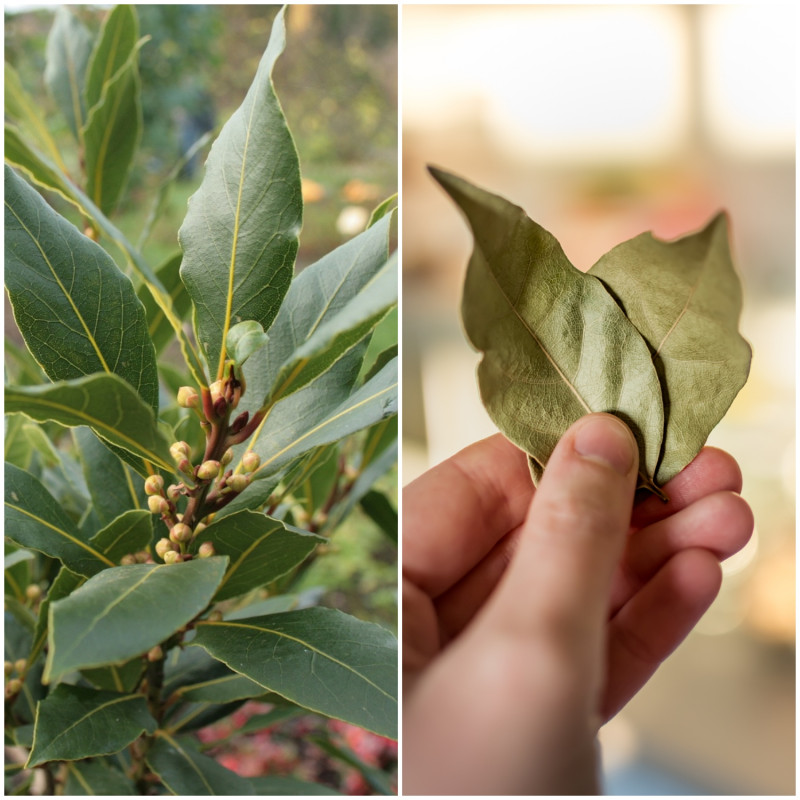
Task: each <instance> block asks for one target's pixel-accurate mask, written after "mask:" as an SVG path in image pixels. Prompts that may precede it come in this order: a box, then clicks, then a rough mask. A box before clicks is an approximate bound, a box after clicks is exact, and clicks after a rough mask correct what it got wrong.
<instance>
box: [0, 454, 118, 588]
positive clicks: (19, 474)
mask: <svg viewBox="0 0 800 800" xmlns="http://www.w3.org/2000/svg"><path fill="white" fill-rule="evenodd" d="M4 471H5V517H4V529H5V530H4V532H5V535H6V537H7V538H8V539H10V540H11V541H12V542H15V543H16V544H18V545H20V546H21V547H27V548H30V549H32V550H38V551H39V552H42V553H44V554H45V555H48V556H50V557H51V558H57V559H59V560H60V561H61V562H62V563H63V564H64V565H65V566H66V567H68V568H69V569H70V570H72V571H73V572H77V573H78V574H80V575H84V576H87V577H88V576H90V575H94V574H95V573H97V572H100V571H101V570H103V569H104V568H106V567H110V566H113V564H114V562H113V561H112V560H111V559H110V558H108V557H107V556H105V555H103V553H102V552H101V551H100V550H98V549H97V548H96V547H94V546H93V545H92V544H90V543H89V542H86V541H84V540H83V537H82V536H81V534H80V532H79V531H78V528H77V526H76V525H75V524H74V523H73V522H72V520H71V519H70V518H69V517H68V516H67V514H66V513H65V512H64V511H63V510H62V508H61V505H60V503H58V501H57V500H56V499H55V498H54V497H53V496H52V495H51V494H50V493H49V492H48V491H47V489H46V488H45V487H44V485H43V484H42V483H41V481H39V480H38V479H37V478H35V477H34V476H33V475H31V474H30V473H28V472H26V471H25V470H22V469H20V468H19V467H15V466H14V465H13V464H9V463H8V462H6V464H5V469H4Z"/></svg>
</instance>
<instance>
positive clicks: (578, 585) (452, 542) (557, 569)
mask: <svg viewBox="0 0 800 800" xmlns="http://www.w3.org/2000/svg"><path fill="white" fill-rule="evenodd" d="M637 469H638V455H637V452H636V446H635V442H634V439H633V436H632V435H631V433H630V431H629V430H628V429H627V428H626V427H625V425H624V424H623V423H621V422H620V421H619V420H618V419H616V418H615V417H612V416H610V415H606V414H593V415H589V416H586V417H584V418H582V419H581V420H579V421H578V422H576V423H575V425H573V426H572V427H571V428H570V429H569V430H568V431H567V432H566V433H565V434H564V436H563V438H562V440H561V441H560V442H559V445H558V446H557V448H556V450H555V451H554V452H553V455H552V456H551V458H550V461H549V462H548V466H547V470H546V472H545V475H544V477H543V479H542V481H541V484H540V486H539V488H538V489H534V488H533V486H532V485H531V480H530V476H529V473H528V468H527V465H526V462H525V456H524V454H523V453H522V452H520V451H519V450H518V449H517V448H516V447H514V446H513V445H512V444H510V443H509V442H508V441H507V440H506V439H505V438H503V437H502V436H500V435H496V436H493V437H490V438H489V439H485V440H483V441H481V442H478V443H477V444H474V445H472V446H471V447H468V448H467V449H466V450H463V451H462V452H460V453H458V454H457V455H456V456H454V457H453V458H451V459H449V460H448V461H446V462H444V463H442V464H441V465H439V466H437V467H436V468H434V469H432V470H430V471H429V472H427V473H426V474H425V475H423V476H422V477H420V478H419V479H418V480H416V481H414V482H413V483H412V484H410V485H409V486H408V487H407V488H406V489H405V491H404V494H403V671H404V677H403V681H404V683H403V696H404V714H403V740H402V741H403V765H404V766H403V793H404V794H410V795H414V794H425V795H439V794H461V795H476V794H485V795H510V794H595V793H598V792H599V791H600V785H599V778H598V772H599V759H598V751H597V744H596V742H597V732H598V730H599V728H600V726H601V725H602V724H603V723H604V722H605V721H607V720H608V719H609V718H610V717H612V716H613V715H614V714H616V713H617V711H619V709H621V708H622V707H623V706H624V705H625V704H626V703H627V702H628V700H630V699H631V697H633V695H634V694H635V693H636V692H637V691H638V690H639V689H640V688H641V687H642V686H643V685H644V684H645V683H646V682H647V680H648V679H649V678H650V676H651V675H652V674H653V673H654V672H655V670H656V669H657V667H658V665H659V664H660V663H661V662H662V661H663V660H664V659H665V658H666V657H667V656H668V655H669V654H670V653H671V652H672V651H673V650H674V649H675V647H677V645H678V644H679V643H680V642H681V641H682V640H683V639H684V637H685V636H686V635H687V634H688V633H689V631H690V630H691V629H692V628H693V627H694V625H695V624H696V622H697V621H698V620H699V618H700V617H701V616H702V615H703V613H704V612H705V611H706V609H707V608H708V607H709V605H710V604H711V602H712V601H713V599H714V598H715V597H716V595H717V592H718V591H719V587H720V583H721V570H720V565H719V562H720V561H721V560H722V559H724V558H726V557H728V556H730V555H732V554H733V553H735V552H736V551H737V550H739V549H740V548H741V547H743V546H744V544H745V543H746V542H747V540H748V539H749V537H750V535H751V533H752V529H753V517H752V513H751V511H750V508H749V507H748V505H747V504H746V502H745V501H744V500H743V499H742V498H741V497H739V495H738V492H740V491H741V473H740V471H739V468H738V466H737V464H736V462H735V461H734V460H733V459H732V458H731V457H730V456H729V455H727V454H726V453H724V452H722V451H721V450H716V449H714V448H705V449H704V450H703V451H702V452H701V453H700V454H699V455H698V456H697V458H695V460H694V461H693V462H692V463H691V464H690V465H689V466H687V467H686V468H685V469H684V470H683V471H682V472H681V473H680V474H679V475H677V476H676V477H675V478H674V479H673V480H672V481H670V482H669V483H668V484H667V486H666V487H664V488H665V490H666V492H667V494H668V495H669V497H670V502H669V503H668V504H664V503H662V502H661V501H660V500H658V499H657V498H655V497H649V498H648V499H646V500H644V501H643V502H640V503H638V504H637V505H636V506H635V508H634V507H633V504H634V491H635V484H636V473H637Z"/></svg>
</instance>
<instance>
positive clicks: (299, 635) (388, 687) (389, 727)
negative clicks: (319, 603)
mask: <svg viewBox="0 0 800 800" xmlns="http://www.w3.org/2000/svg"><path fill="white" fill-rule="evenodd" d="M192 645H199V646H202V647H203V648H204V649H205V650H207V651H208V652H209V653H211V655H213V656H214V657H215V658H217V659H219V660H220V661H223V662H224V663H225V664H227V665H228V666H229V667H231V669H234V670H236V671H237V672H239V673H241V674H242V675H244V676H246V677H247V678H250V679H251V680H253V681H255V682H256V683H260V684H261V685H262V686H263V687H264V688H265V689H269V690H271V691H273V692H277V693H278V694H280V695H281V696H282V697H285V698H286V699H287V700H290V701H291V702H293V703H297V704H298V705H301V706H304V707H305V708H308V709H310V710H312V711H316V712H318V713H320V714H325V715H326V716H330V717H335V718H337V719H342V720H344V721H346V722H351V723H353V724H355V725H360V726H362V727H364V728H367V729H368V730H371V731H374V732H375V733H379V734H381V735H383V736H389V737H394V736H396V735H397V641H396V640H395V638H394V637H393V636H392V635H391V634H390V633H389V632H388V631H386V630H385V629H383V628H381V627H380V626H379V625H375V624H372V623H368V622H363V621H361V620H357V619H355V618H354V617H350V616H348V615H347V614H343V613H341V612H340V611H334V610H332V609H327V608H305V609H300V610H298V611H287V612H285V613H282V614H270V615H267V616H262V617H252V618H247V619H241V620H236V621H230V620H227V621H223V622H201V623H199V624H198V626H197V636H196V637H195V639H194V640H193V641H192Z"/></svg>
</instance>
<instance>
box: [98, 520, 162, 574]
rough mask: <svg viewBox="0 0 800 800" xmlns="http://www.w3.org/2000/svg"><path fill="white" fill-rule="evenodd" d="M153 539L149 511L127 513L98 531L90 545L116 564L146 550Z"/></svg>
mask: <svg viewBox="0 0 800 800" xmlns="http://www.w3.org/2000/svg"><path fill="white" fill-rule="evenodd" d="M152 539H153V515H152V514H151V513H150V511H149V510H146V509H138V510H131V511H126V512H125V513H124V514H121V515H120V516H119V517H117V518H116V519H115V520H113V521H112V522H110V523H109V524H108V525H106V526H105V528H103V529H102V530H100V531H98V532H97V533H96V534H95V535H94V536H93V537H92V538H91V539H90V544H91V545H92V546H93V547H95V548H97V549H98V550H99V551H100V552H101V553H103V555H104V556H106V558H110V559H111V560H112V561H113V562H114V563H115V564H118V563H119V560H120V559H121V558H122V556H124V555H128V554H129V553H136V552H138V551H140V550H144V549H146V548H147V547H149V545H150V544H151V542H152Z"/></svg>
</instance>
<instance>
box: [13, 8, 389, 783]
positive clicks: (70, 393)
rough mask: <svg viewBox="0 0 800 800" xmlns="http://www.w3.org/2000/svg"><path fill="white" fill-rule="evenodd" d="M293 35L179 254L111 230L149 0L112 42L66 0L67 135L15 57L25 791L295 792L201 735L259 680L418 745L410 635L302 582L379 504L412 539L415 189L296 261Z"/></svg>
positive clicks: (308, 706) (269, 67) (229, 131)
mask: <svg viewBox="0 0 800 800" xmlns="http://www.w3.org/2000/svg"><path fill="white" fill-rule="evenodd" d="M289 13H291V11H290V12H289ZM284 46H285V26H284V10H282V11H280V12H279V13H278V15H277V17H276V18H275V20H274V23H273V27H272V32H271V35H270V38H269V42H268V44H267V47H266V50H265V52H264V55H263V57H262V59H261V62H260V65H259V67H258V71H257V73H256V75H255V77H254V79H253V82H252V85H251V86H250V89H249V91H248V92H247V95H246V97H245V99H244V101H243V102H242V104H241V106H240V107H239V108H238V109H237V110H236V111H235V113H234V114H233V115H232V116H231V117H230V119H229V120H228V121H227V123H226V124H225V125H224V126H223V127H222V128H221V130H220V132H219V135H218V136H217V137H216V140H215V141H214V143H213V145H212V147H211V149H210V152H209V154H208V158H207V162H206V165H205V171H204V174H203V177H202V182H201V184H200V187H199V189H198V190H197V191H196V192H195V194H194V195H193V196H192V197H191V199H190V201H189V205H188V211H187V213H186V216H185V219H184V220H183V223H182V225H181V226H180V230H179V231H177V243H176V249H175V253H174V254H173V255H172V256H171V257H170V258H168V259H167V260H166V261H165V262H164V263H162V264H159V265H152V264H150V263H148V261H147V260H146V259H145V258H144V257H143V255H142V253H141V251H140V250H139V249H138V248H137V247H136V246H134V245H133V244H132V243H131V241H130V240H129V238H128V237H127V236H126V235H125V234H123V232H122V231H121V230H120V229H119V227H117V225H116V224H115V222H113V221H112V220H113V218H114V217H113V215H114V211H115V209H116V207H117V206H118V204H119V203H120V200H121V198H122V197H123V191H124V187H125V183H126V179H127V177H128V174H129V172H130V169H131V165H132V162H133V160H134V158H135V155H136V150H137V145H138V142H139V139H140V135H141V116H142V115H141V99H140V91H141V87H140V79H139V72H138V63H139V57H140V54H141V53H146V47H147V45H146V42H144V41H142V40H140V39H139V35H138V27H137V17H136V10H135V8H134V7H132V6H118V7H115V8H112V9H111V10H110V11H109V12H108V14H107V16H106V17H105V20H104V22H103V24H102V27H101V29H100V30H99V32H98V33H97V34H96V35H94V34H91V33H90V32H89V31H88V30H87V29H86V28H85V27H84V25H83V24H82V23H81V22H80V21H79V20H78V19H77V18H76V17H75V16H74V15H73V14H72V13H71V12H70V11H69V10H68V9H67V8H66V7H62V8H60V9H59V10H58V11H57V12H56V16H55V22H54V24H53V27H52V30H51V32H50V35H49V39H48V42H47V50H46V68H45V72H44V80H45V83H46V84H47V87H48V89H49V91H50V93H51V95H52V97H53V99H54V101H55V104H56V106H57V107H58V109H59V110H60V112H61V113H62V115H63V118H64V121H65V122H66V126H67V127H68V129H69V131H70V132H71V134H72V136H73V139H74V141H73V145H74V146H73V147H72V149H70V148H67V147H62V146H60V145H59V144H57V139H56V138H55V137H54V135H53V134H51V132H50V129H49V127H48V126H49V125H50V122H51V121H50V120H46V119H45V118H44V115H43V114H42V111H41V109H40V108H39V107H38V106H37V104H36V103H35V102H34V101H33V100H32V99H31V97H30V96H29V95H28V94H27V93H26V91H25V90H24V89H23V86H22V82H21V81H20V80H19V78H18V76H17V74H16V73H15V71H14V70H13V68H11V67H10V66H8V65H7V67H6V95H5V97H6V129H5V154H6V166H5V276H6V287H7V292H8V297H9V299H10V302H11V306H12V308H13V314H14V319H15V321H16V324H17V326H18V328H19V331H20V333H21V335H22V337H23V339H24V343H25V347H21V346H18V345H17V344H15V343H14V342H9V343H7V352H6V377H7V385H6V390H5V411H6V414H7V417H6V447H5V455H6V463H5V537H6V543H7V544H6V560H5V634H6V635H5V647H6V651H5V652H6V657H5V658H6V660H5V675H6V682H5V704H6V745H7V746H9V747H10V748H11V749H10V750H9V751H8V752H9V753H10V754H11V757H10V758H9V759H7V771H6V780H7V787H6V788H7V791H9V792H15V793H25V792H26V791H33V789H32V788H31V787H32V785H33V784H34V781H36V780H38V781H39V784H42V783H43V786H38V784H37V786H38V788H37V789H36V791H39V792H41V791H42V789H43V790H44V792H45V793H50V794H52V793H64V794H136V793H140V794H160V793H173V794H237V795H246V794H259V793H274V792H275V790H276V785H275V784H271V783H270V780H272V779H270V778H269V777H267V778H261V779H245V778H242V777H239V776H238V775H236V774H234V773H233V772H231V771H230V770H228V769H226V768H224V767H223V766H221V765H220V764H219V763H217V762H216V761H215V760H214V759H213V758H211V757H209V756H208V755H206V754H204V753H203V752H202V747H201V746H200V742H199V740H198V739H197V738H196V736H195V732H196V731H197V730H198V729H200V728H202V727H203V726H205V725H208V724H210V723H212V722H215V721H217V720H220V719H223V718H225V717H227V716H228V715H230V714H231V713H232V712H233V711H235V710H236V709H237V708H239V707H240V706H241V705H242V704H243V703H244V702H246V701H247V700H248V699H251V698H258V699H260V700H263V701H266V702H269V703H273V704H274V705H275V707H276V708H279V709H281V714H283V715H284V716H285V715H290V714H292V713H295V712H296V713H300V712H304V713H307V712H309V711H311V712H315V713H317V714H321V715H324V716H328V717H332V718H336V719H339V720H344V721H346V722H349V723H352V724H355V725H357V726H361V727H363V728H365V729H368V730H370V731H374V732H376V733H378V734H382V735H384V736H388V737H395V736H396V725H397V701H396V696H397V692H396V689H397V674H396V664H397V646H396V639H395V638H394V636H393V635H392V634H391V633H390V632H389V631H387V630H385V629H384V628H383V627H381V626H379V625H377V624H374V623H371V622H367V621H364V620H361V619H357V618H355V617H353V616H350V615H348V614H345V613H343V612H341V611H338V610H334V609H331V608H326V607H322V606H318V605H314V600H313V598H312V597H310V596H309V595H308V594H299V593H298V591H297V590H296V589H297V583H296V578H297V576H298V575H299V574H301V573H302V571H303V569H304V568H305V567H306V566H307V565H308V564H309V562H310V560H311V559H313V558H314V557H315V553H316V551H317V550H318V548H319V547H320V545H325V543H326V542H328V540H329V537H330V535H331V533H332V532H333V531H334V530H335V529H336V527H337V526H338V525H339V524H340V523H342V521H343V520H345V519H347V518H348V515H349V514H350V513H351V511H352V510H353V509H354V508H355V506H356V505H358V504H360V505H362V506H363V507H364V508H365V509H366V510H367V512H368V513H369V514H370V515H371V516H372V517H373V518H374V519H376V520H377V521H378V522H379V524H380V525H381V527H382V528H383V529H385V531H386V532H387V533H388V534H389V535H390V536H392V537H394V538H395V540H396V514H395V512H394V508H393V505H392V502H391V500H390V499H389V498H388V497H387V496H386V494H384V493H382V492H381V491H379V490H377V489H376V488H375V483H376V480H378V479H379V478H381V477H382V476H384V475H385V474H386V473H387V471H389V470H390V469H391V468H392V466H393V464H394V463H395V461H396V454H397V426H396V411H397V346H396V331H395V332H394V341H393V342H392V341H391V338H392V337H391V333H392V332H391V325H389V326H388V328H389V330H388V335H387V323H386V318H387V315H388V314H390V312H391V311H392V309H393V308H394V307H395V306H396V302H397V260H396V256H395V255H394V254H390V252H389V250H390V248H389V241H390V226H391V225H392V224H393V214H392V213H391V206H392V202H391V200H390V201H387V202H385V203H384V204H382V205H381V206H380V207H379V208H378V209H377V210H376V212H375V213H374V214H373V216H372V219H371V220H370V223H369V226H368V227H367V228H366V229H365V230H364V231H363V232H362V233H360V234H358V235H356V236H355V237H354V238H352V239H351V240H350V241H348V242H346V243H345V244H343V245H342V246H340V247H338V248H337V249H335V250H333V251H332V252H330V253H328V254H327V255H325V256H324V257H322V258H320V259H319V261H317V262H316V263H314V264H312V265H311V266H308V267H307V268H306V269H304V270H302V271H300V272H299V273H298V274H295V258H296V254H297V251H298V236H299V232H300V229H301V223H302V216H303V210H304V209H303V202H302V194H301V177H300V176H301V172H300V163H299V157H298V153H297V151H296V148H295V144H294V142H293V139H292V136H291V133H290V131H289V128H288V126H287V122H286V119H285V117H284V114H283V112H282V110H281V106H280V104H279V101H278V98H277V96H276V93H275V88H274V85H273V80H272V71H273V67H274V65H275V63H276V60H277V59H278V58H279V56H280V54H281V52H282V51H283V49H284ZM62 125H63V123H62ZM67 165H69V167H68V166H67ZM178 171H179V170H178V168H177V167H176V170H175V171H174V174H177V173H178ZM45 198H47V199H45ZM56 208H60V209H61V210H62V211H63V212H64V215H62V214H61V213H59V211H57V210H56ZM151 216H152V215H151ZM76 222H77V224H76ZM178 244H179V249H178ZM382 322H383V323H384V324H383V326H382V336H381V339H382V341H383V342H384V344H385V347H384V349H382V350H380V349H379V348H378V347H377V346H376V343H375V341H373V339H374V337H373V334H374V332H375V330H376V327H377V326H379V325H381V323H382ZM167 353H174V354H179V355H178V356H177V358H178V359H179V362H178V363H177V364H176V363H175V362H174V361H170V360H168V359H167V358H166V356H165V354H167ZM326 546H327V545H326ZM327 557H328V558H333V557H335V555H328V556H327ZM313 788H315V787H311V789H313ZM308 791H309V785H308V784H303V782H302V781H299V780H296V781H294V782H293V781H291V780H289V781H286V780H284V781H283V782H281V783H280V793H283V794H285V793H287V792H297V793H301V794H302V793H307V792H308Z"/></svg>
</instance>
